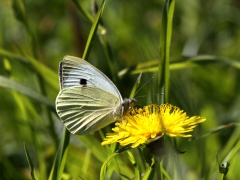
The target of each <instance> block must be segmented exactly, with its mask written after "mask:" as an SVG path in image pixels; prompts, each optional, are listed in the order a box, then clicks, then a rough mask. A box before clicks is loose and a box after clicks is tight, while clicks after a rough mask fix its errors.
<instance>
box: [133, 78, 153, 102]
mask: <svg viewBox="0 0 240 180" xmlns="http://www.w3.org/2000/svg"><path fill="white" fill-rule="evenodd" d="M140 78H141V77H140ZM138 79H139V78H138ZM138 79H137V82H138ZM152 80H153V77H151V78H150V79H149V80H148V81H147V82H145V83H144V84H143V85H142V87H140V88H139V89H138V90H137V91H136V92H135V94H134V96H133V97H135V96H136V94H137V93H138V92H139V91H140V90H141V89H142V88H143V87H144V86H145V85H146V84H147V83H149V82H150V81H152ZM139 83H140V79H139Z"/></svg>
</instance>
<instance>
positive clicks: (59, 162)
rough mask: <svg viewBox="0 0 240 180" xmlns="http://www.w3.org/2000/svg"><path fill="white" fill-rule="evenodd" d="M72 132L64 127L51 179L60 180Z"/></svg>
mask: <svg viewBox="0 0 240 180" xmlns="http://www.w3.org/2000/svg"><path fill="white" fill-rule="evenodd" d="M69 140H70V132H69V131H68V130H67V129H66V128H64V129H63V135H62V138H61V142H60V144H59V147H58V151H57V154H56V157H55V160H54V164H53V167H52V170H51V173H50V176H49V180H60V179H61V178H62V173H63V169H64V166H65V163H66V159H67V153H68V145H69Z"/></svg>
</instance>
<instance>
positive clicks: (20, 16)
mask: <svg viewBox="0 0 240 180" xmlns="http://www.w3.org/2000/svg"><path fill="white" fill-rule="evenodd" d="M76 2H78V3H79V4H80V5H81V6H82V8H83V9H84V10H85V11H86V12H87V13H88V17H91V18H92V19H93V18H94V16H95V14H96V6H94V5H95V4H94V3H93V1H89V0H84V1H70V0H68V1H57V0H52V1H46V0H44V1H40V0H35V1H31V0H25V1H23V0H12V1H9V0H1V1H0V134H1V140H0V169H1V173H0V179H6V180H7V179H23V180H24V179H30V178H31V176H30V168H29V166H28V162H27V158H26V155H25V152H24V146H23V143H24V142H25V143H26V147H27V149H28V152H29V156H30V157H31V159H32V162H33V165H34V167H35V169H36V171H37V174H38V177H39V179H47V177H48V176H49V174H50V171H51V168H52V166H53V163H54V158H55V155H56V154H57V148H58V146H59V142H60V138H61V132H62V128H63V125H62V123H61V122H60V120H59V119H58V117H57V115H56V112H55V110H54V101H55V98H56V96H57V94H58V91H59V87H58V78H57V71H58V64H59V62H60V61H61V60H62V59H63V57H64V56H65V55H73V56H78V57H82V55H83V52H84V48H85V45H86V41H87V37H88V34H89V31H90V28H91V25H92V21H91V20H92V19H91V18H90V19H89V18H88V17H86V14H85V15H84V14H83V12H81V11H80V10H79V8H77V5H76ZM100 3H101V1H99V0H98V1H97V2H96V4H98V5H99V6H100ZM162 6H163V1H160V0H158V1H156V0H154V1H145V0H143V1H132V0H128V1H126V0H121V1H116V0H115V1H113V0H108V1H107V2H106V4H105V8H104V11H103V14H102V19H101V23H100V25H101V28H102V29H101V28H99V29H98V32H97V34H98V35H97V36H96V37H95V39H94V41H93V42H92V46H91V51H90V54H89V57H88V59H87V60H88V61H89V62H90V63H92V64H93V65H94V66H96V67H97V68H99V69H100V70H101V71H102V72H104V73H105V74H106V75H107V76H108V77H110V79H113V81H114V83H116V85H117V87H118V88H119V90H120V92H121V93H122V96H123V97H128V96H129V94H130V92H131V89H132V88H133V86H134V83H135V80H136V78H137V77H138V74H134V73H133V71H134V70H136V69H137V68H139V67H138V66H139V65H142V67H141V68H140V69H141V70H143V71H144V70H146V71H147V72H145V73H144V74H143V75H142V80H141V83H142V84H144V83H145V82H147V81H148V80H149V79H150V78H151V77H154V79H153V80H152V81H151V82H150V83H149V84H148V85H147V86H144V87H143V88H142V89H141V90H140V92H139V93H138V94H137V95H136V96H139V98H137V99H138V103H139V105H140V106H143V105H147V104H150V103H151V102H153V103H156V102H157V101H156V99H157V97H158V96H159V91H158V88H159V87H158V86H157V69H156V68H157V67H158V65H157V64H156V60H157V59H158V58H159V57H160V53H159V52H160V50H159V49H160V47H159V39H160V29H161V25H162V24H161V18H162V8H163V7H162ZM239 17H240V3H239V1H238V0H230V1H224V0H212V1H207V0H195V1H192V0H181V1H176V4H175V12H174V18H173V25H172V26H173V27H172V40H171V50H170V69H171V72H170V91H169V103H171V104H174V105H176V106H178V107H180V108H181V109H184V110H185V111H186V112H187V113H188V114H189V115H201V116H203V117H206V118H207V121H206V122H204V123H203V124H202V125H201V126H200V127H198V128H197V129H196V131H195V132H194V133H193V134H194V136H195V137H200V135H202V134H204V133H205V132H207V131H209V130H210V132H209V133H208V134H207V135H206V136H205V137H203V138H199V139H197V140H193V141H188V140H187V139H177V145H178V148H179V149H181V150H186V151H187V152H186V153H185V154H184V155H179V169H178V172H179V174H181V176H179V179H181V178H183V177H184V179H200V178H202V179H216V173H217V172H216V169H217V168H218V167H217V166H216V154H217V156H218V157H219V159H220V161H223V160H226V161H228V162H229V163H230V167H229V172H228V174H227V177H228V179H240V174H239V172H238V171H239V170H238V169H239V167H238V161H239V159H240V154H239V150H238V146H237V142H239V137H240V134H239V133H240V132H239V129H238V126H239V121H240V93H239V92H240V83H239V82H240V73H239V70H240V50H239V45H240V31H239V28H240V21H239ZM202 55H206V56H202ZM193 58H196V59H197V58H200V60H199V61H194V60H193ZM146 63H149V64H150V65H149V66H147V65H146ZM189 63H191V66H188V65H189ZM174 65H175V66H174ZM173 66H174V67H175V68H171V67H173ZM112 67H113V68H114V71H113V70H112ZM149 67H150V68H153V69H154V68H155V70H152V71H151V70H148V68H149ZM125 68H128V70H129V71H127V73H125V74H124V75H123V76H121V77H118V76H117V75H118V72H120V71H121V70H122V69H125ZM113 73H114V74H113ZM141 96H142V97H141ZM228 123H233V124H232V125H231V126H229V127H228V126H223V127H222V128H220V130H217V131H215V130H214V128H217V127H219V126H221V125H223V124H228ZM103 132H104V133H105V132H110V127H106V128H105V129H104V130H103ZM79 140H80V141H79ZM93 142H94V144H93ZM100 143H101V138H100V136H99V133H95V134H94V135H86V136H84V137H75V136H73V135H71V141H70V145H69V148H68V157H67V160H66V166H65V168H64V174H63V178H62V179H81V178H80V177H82V178H84V179H98V177H99V174H100V168H101V165H102V164H103V162H104V161H105V160H106V159H107V156H108V155H110V154H111V151H112V149H111V148H106V147H101V145H100ZM235 151H236V152H235ZM233 152H234V153H233ZM227 155H228V156H227ZM231 155H232V156H231ZM230 157H231V158H230ZM114 162H115V161H113V162H111V163H110V164H114ZM116 162H118V164H119V169H120V170H116V169H114V167H115V166H113V165H109V169H108V171H109V174H111V172H113V171H115V172H118V173H120V171H121V173H122V174H125V175H126V176H128V177H133V176H134V169H133V167H132V165H131V162H130V161H129V160H128V158H127V155H126V154H125V153H124V154H121V157H120V156H119V157H117V159H116ZM116 162H115V163H116ZM173 163H174V162H169V163H168V164H167V165H166V170H167V171H168V170H169V171H168V172H169V174H171V173H172V172H171V168H170V167H171V165H172V164H173ZM117 177H119V176H118V175H117V174H116V173H113V174H112V176H111V178H110V179H114V178H117ZM172 177H174V176H172Z"/></svg>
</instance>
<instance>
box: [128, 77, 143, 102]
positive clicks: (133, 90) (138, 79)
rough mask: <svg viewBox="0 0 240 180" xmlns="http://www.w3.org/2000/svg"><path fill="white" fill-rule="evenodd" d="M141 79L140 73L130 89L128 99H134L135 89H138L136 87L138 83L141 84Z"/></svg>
mask: <svg viewBox="0 0 240 180" xmlns="http://www.w3.org/2000/svg"><path fill="white" fill-rule="evenodd" d="M141 77H142V73H140V74H139V76H138V78H137V80H136V82H135V83H134V86H133V88H132V91H131V94H130V96H129V97H130V98H134V95H135V93H136V91H137V88H138V86H139V84H140V82H141Z"/></svg>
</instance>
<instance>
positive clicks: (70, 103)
mask: <svg viewBox="0 0 240 180" xmlns="http://www.w3.org/2000/svg"><path fill="white" fill-rule="evenodd" d="M59 82H60V88H61V90H60V92H59V94H58V96H57V99H56V110H57V113H58V115H59V117H60V119H61V120H62V122H63V123H64V125H65V126H66V127H67V129H68V130H69V131H70V132H71V133H73V134H78V135H83V134H87V133H91V132H94V131H97V130H99V129H101V128H103V127H104V126H106V125H108V124H110V123H112V122H114V121H116V119H121V118H122V117H123V115H124V114H125V113H126V112H128V111H129V110H130V109H131V108H132V107H133V106H134V105H135V104H136V100H135V99H124V100H123V99H122V96H121V94H120V93H119V91H118V89H117V88H116V86H115V85H114V84H113V82H112V81H111V80H110V79H109V78H108V77H107V76H106V75H104V74H103V73H102V72H101V71H100V70H98V69H97V68H95V67H94V66H92V65H91V64H89V63H88V62H87V61H85V60H83V59H80V58H77V57H73V56H65V57H64V58H63V61H62V62H60V64H59Z"/></svg>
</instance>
